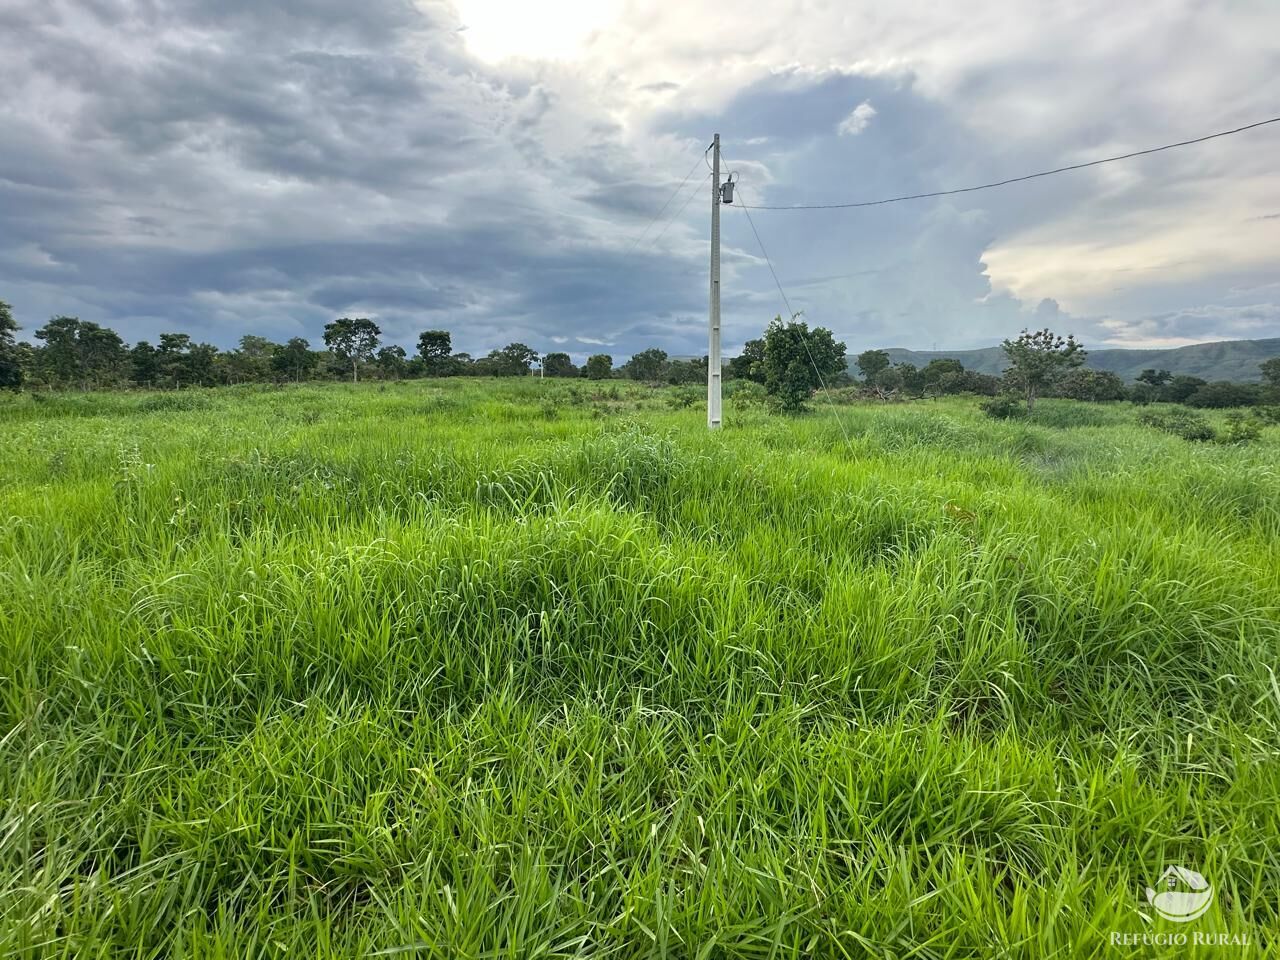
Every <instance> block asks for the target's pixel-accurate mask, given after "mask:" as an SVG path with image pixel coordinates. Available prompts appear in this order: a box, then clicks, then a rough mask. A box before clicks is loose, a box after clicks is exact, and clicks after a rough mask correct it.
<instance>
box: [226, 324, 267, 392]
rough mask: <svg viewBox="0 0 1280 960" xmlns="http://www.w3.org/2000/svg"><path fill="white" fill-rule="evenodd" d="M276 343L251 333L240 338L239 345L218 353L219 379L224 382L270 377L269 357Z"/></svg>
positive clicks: (254, 380)
mask: <svg viewBox="0 0 1280 960" xmlns="http://www.w3.org/2000/svg"><path fill="white" fill-rule="evenodd" d="M278 346H279V344H278V343H272V342H271V341H270V340H268V339H267V338H266V337H258V336H254V335H253V334H251V333H247V334H245V335H244V336H243V337H241V338H240V346H239V347H237V348H236V349H235V350H228V351H227V352H225V353H221V354H219V355H218V360H217V365H218V369H219V372H220V374H221V377H220V379H222V380H223V381H225V382H226V383H246V382H250V383H252V382H262V381H265V380H269V379H270V378H271V357H272V355H273V354H274V353H275V350H276V348H277V347H278Z"/></svg>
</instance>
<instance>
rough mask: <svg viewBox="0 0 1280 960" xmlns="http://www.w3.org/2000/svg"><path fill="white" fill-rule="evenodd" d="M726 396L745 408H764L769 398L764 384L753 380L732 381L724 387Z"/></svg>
mask: <svg viewBox="0 0 1280 960" xmlns="http://www.w3.org/2000/svg"><path fill="white" fill-rule="evenodd" d="M724 395H725V397H726V398H727V399H729V400H732V401H733V402H734V403H738V404H742V405H743V406H749V405H760V406H762V405H763V404H764V402H765V400H766V399H767V397H768V393H767V391H766V390H765V388H764V384H762V383H756V382H754V381H752V380H730V381H729V382H728V383H726V384H725V385H724Z"/></svg>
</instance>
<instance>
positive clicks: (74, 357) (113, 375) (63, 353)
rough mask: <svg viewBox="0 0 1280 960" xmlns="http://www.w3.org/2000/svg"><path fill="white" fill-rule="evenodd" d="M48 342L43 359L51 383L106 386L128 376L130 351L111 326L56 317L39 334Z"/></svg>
mask: <svg viewBox="0 0 1280 960" xmlns="http://www.w3.org/2000/svg"><path fill="white" fill-rule="evenodd" d="M36 337H37V338H38V339H40V340H43V341H44V342H45V346H44V349H43V350H42V351H41V352H40V359H41V362H42V363H43V365H44V367H45V370H44V374H45V379H46V382H48V383H55V384H60V385H63V386H68V385H70V384H73V383H74V384H78V385H79V386H80V387H81V388H84V389H88V388H89V387H91V386H92V387H104V386H108V385H110V384H112V383H117V382H119V381H121V380H124V379H126V378H127V376H128V351H127V350H126V349H125V345H124V341H123V340H121V339H120V335H119V334H118V333H116V332H115V331H114V330H112V329H111V328H109V327H103V326H99V325H98V324H96V323H91V322H89V321H85V320H80V319H79V318H77V317H54V318H53V319H52V320H50V321H49V322H48V323H47V324H45V325H44V326H43V327H41V328H40V329H39V330H37V331H36Z"/></svg>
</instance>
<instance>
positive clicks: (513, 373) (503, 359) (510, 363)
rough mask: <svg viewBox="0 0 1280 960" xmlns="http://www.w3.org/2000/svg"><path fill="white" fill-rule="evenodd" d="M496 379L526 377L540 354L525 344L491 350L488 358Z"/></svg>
mask: <svg viewBox="0 0 1280 960" xmlns="http://www.w3.org/2000/svg"><path fill="white" fill-rule="evenodd" d="M487 359H488V360H489V361H490V371H489V372H490V373H491V374H492V375H493V376H495V377H525V376H528V375H529V368H530V367H531V366H532V365H533V364H534V363H536V362H537V360H538V352H537V351H536V350H534V349H533V348H532V347H528V346H526V345H525V344H523V343H509V344H507V345H506V346H505V347H503V348H502V349H501V350H491V351H490V352H489V356H488V358H487Z"/></svg>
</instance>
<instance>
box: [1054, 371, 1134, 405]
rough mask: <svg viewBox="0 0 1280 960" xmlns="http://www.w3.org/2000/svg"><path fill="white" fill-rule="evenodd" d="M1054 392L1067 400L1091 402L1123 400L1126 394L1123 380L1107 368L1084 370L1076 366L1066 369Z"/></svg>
mask: <svg viewBox="0 0 1280 960" xmlns="http://www.w3.org/2000/svg"><path fill="white" fill-rule="evenodd" d="M1054 394H1055V395H1057V396H1059V397H1066V398H1067V399H1069V400H1087V401H1090V402H1092V403H1103V402H1106V401H1109V400H1123V399H1125V397H1126V396H1127V395H1128V391H1126V390H1125V388H1124V381H1123V380H1122V379H1120V377H1119V376H1118V375H1117V374H1114V373H1112V372H1111V371H1109V370H1086V369H1084V368H1083V367H1077V368H1076V369H1074V370H1071V371H1068V372H1067V373H1066V374H1064V375H1063V377H1062V379H1061V380H1059V381H1058V384H1057V386H1056V387H1055V388H1054Z"/></svg>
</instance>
